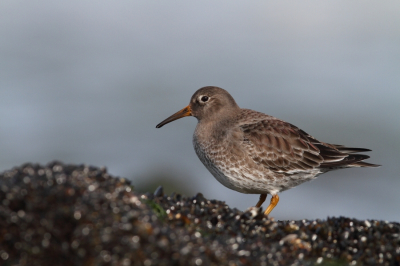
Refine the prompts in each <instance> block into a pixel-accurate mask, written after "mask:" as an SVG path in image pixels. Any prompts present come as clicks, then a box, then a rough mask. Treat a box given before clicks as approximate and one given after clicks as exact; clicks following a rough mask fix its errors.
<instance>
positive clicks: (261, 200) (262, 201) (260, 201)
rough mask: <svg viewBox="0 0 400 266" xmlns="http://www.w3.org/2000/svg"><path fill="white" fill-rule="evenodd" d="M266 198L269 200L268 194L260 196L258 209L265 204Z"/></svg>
mask: <svg viewBox="0 0 400 266" xmlns="http://www.w3.org/2000/svg"><path fill="white" fill-rule="evenodd" d="M266 198H267V194H261V195H260V200H259V201H258V202H257V204H256V207H257V208H260V207H261V205H262V204H263V203H264V201H265V199H266Z"/></svg>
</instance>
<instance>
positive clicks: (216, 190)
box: [0, 0, 400, 221]
mask: <svg viewBox="0 0 400 266" xmlns="http://www.w3.org/2000/svg"><path fill="white" fill-rule="evenodd" d="M399 14H400V2H398V1H350V2H349V1H298V2H293V1H258V2H245V1H201V2H200V1H196V2H194V1H190V2H189V1H164V2H161V1H113V2H112V1H107V2H103V1H101V2H99V1H75V0H71V1H62V2H60V1H50V0H49V1H1V2H0V106H1V107H0V150H1V153H0V171H1V172H2V171H5V170H7V169H10V168H12V167H14V166H18V165H21V164H22V163H24V162H38V163H42V164H45V163H47V162H49V161H52V160H54V159H58V160H61V161H63V162H65V163H75V164H81V163H85V164H91V165H96V166H106V167H107V168H108V171H109V172H110V173H111V174H113V175H116V176H121V177H126V178H129V179H131V180H133V184H134V185H135V186H136V187H137V189H138V190H141V191H146V190H152V189H154V188H155V187H156V186H157V185H158V184H164V186H166V190H167V193H171V192H172V191H176V192H178V193H182V194H185V195H188V196H192V195H194V194H195V193H196V192H201V193H203V194H204V196H205V197H206V198H209V199H218V200H223V201H226V202H227V203H228V204H229V205H230V206H231V207H236V208H239V209H241V210H245V209H247V208H248V207H249V206H253V205H255V203H256V202H257V200H258V195H245V194H240V193H237V192H235V191H231V190H229V189H227V188H225V187H223V186H222V185H221V184H219V183H218V182H217V181H216V180H215V179H214V178H213V177H212V176H211V174H210V173H209V172H208V171H207V170H206V169H205V167H204V166H203V165H202V164H201V162H200V161H199V160H198V158H197V156H196V154H195V152H194V150H193V147H192V133H193V131H194V128H195V125H196V122H197V121H196V119H195V118H193V117H191V118H185V119H181V120H178V121H176V122H174V123H171V124H168V125H167V126H165V127H163V128H162V129H156V128H155V126H156V124H157V123H159V122H161V121H162V120H163V119H165V118H166V117H167V116H169V115H171V114H172V113H174V112H176V111H178V110H180V109H181V108H183V107H185V106H186V105H187V104H188V103H189V99H190V97H191V96H192V94H193V93H194V91H195V90H197V89H198V88H200V87H203V86H207V85H215V86H219V87H222V88H224V89H226V90H228V91H229V92H230V93H231V94H232V96H233V97H234V98H235V99H236V101H237V103H238V104H239V106H241V107H243V108H251V109H254V110H257V111H261V112H264V113H267V114H270V115H273V116H276V117H278V118H280V119H283V120H285V121H288V122H290V123H293V124H295V125H297V126H298V127H300V128H302V129H303V130H305V131H306V132H308V133H309V134H311V135H313V136H314V137H316V138H317V139H320V140H321V141H324V142H330V143H335V144H344V145H347V146H351V147H362V148H369V149H372V150H373V152H370V153H369V155H371V157H372V158H371V159H369V160H368V161H369V162H371V163H376V164H382V165H383V166H382V167H381V168H378V169H347V170H341V171H335V172H330V173H327V174H324V175H322V176H320V177H319V178H318V179H317V180H315V181H312V182H308V183H305V184H303V185H301V186H299V187H297V188H295V189H292V190H289V191H286V192H284V193H282V194H280V199H281V200H280V202H279V205H278V207H277V208H276V209H275V210H274V211H273V212H272V216H273V217H275V218H276V219H312V218H321V219H325V218H326V217H327V216H341V215H342V216H349V217H354V218H359V219H383V220H390V221H400V211H399V209H400V207H399V206H400V193H399V189H400V177H399V172H400V163H399V159H400V141H399V133H400V119H399V117H400V115H399V112H400V88H399V84H400V16H399ZM267 202H269V198H268V199H267ZM266 206H267V203H265V204H264V208H265V207H266Z"/></svg>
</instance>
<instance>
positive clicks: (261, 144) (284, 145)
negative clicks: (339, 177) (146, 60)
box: [156, 86, 379, 215]
mask: <svg viewBox="0 0 400 266" xmlns="http://www.w3.org/2000/svg"><path fill="white" fill-rule="evenodd" d="M186 116H194V117H196V118H197V120H198V123H197V126H196V129H195V131H194V134H193V146H194V150H195V151H196V154H197V156H198V157H199V159H200V161H201V162H202V163H203V164H204V166H205V167H206V168H207V169H208V170H209V171H210V173H211V174H212V175H213V176H214V177H215V178H216V179H217V180H218V181H219V182H220V183H221V184H222V185H224V186H226V187H228V188H230V189H233V190H236V191H238V192H241V193H247V194H260V198H259V201H258V202H257V204H256V207H261V205H262V204H263V203H264V201H265V200H266V198H267V194H270V195H272V198H271V202H270V204H269V206H268V207H267V209H266V210H265V212H264V214H265V215H268V214H269V213H270V212H271V211H272V209H274V208H275V206H276V205H277V204H278V202H279V196H278V193H279V192H282V191H285V190H288V189H290V188H293V187H296V186H298V185H300V184H302V183H304V182H306V181H309V180H313V179H315V178H316V177H317V176H318V175H320V174H323V173H326V172H329V171H332V170H336V169H341V168H351V167H378V166H379V165H375V164H370V163H366V162H363V160H365V159H368V158H369V156H368V155H364V154H356V153H358V152H367V151H370V150H369V149H363V148H349V147H345V146H343V145H336V144H328V143H324V142H322V141H319V140H317V139H316V138H314V137H312V136H311V135H309V134H308V133H306V132H304V131H303V130H301V129H299V128H298V127H296V126H294V125H292V124H290V123H288V122H285V121H282V120H280V119H278V118H275V117H273V116H270V115H267V114H263V113H260V112H257V111H253V110H249V109H242V108H240V107H239V106H238V105H237V104H236V102H235V100H234V99H233V97H232V96H231V95H230V94H229V93H228V92H227V91H226V90H224V89H221V88H219V87H212V86H209V87H204V88H201V89H199V90H197V91H196V92H195V93H194V94H193V96H192V98H191V99H190V103H189V105H188V106H186V107H185V108H183V109H182V110H180V111H179V112H177V113H175V114H173V115H171V116H170V117H168V118H167V119H165V120H164V121H162V122H161V123H159V124H158V125H157V126H156V128H160V127H162V126H164V125H165V124H168V123H170V122H172V121H174V120H177V119H179V118H182V117H186Z"/></svg>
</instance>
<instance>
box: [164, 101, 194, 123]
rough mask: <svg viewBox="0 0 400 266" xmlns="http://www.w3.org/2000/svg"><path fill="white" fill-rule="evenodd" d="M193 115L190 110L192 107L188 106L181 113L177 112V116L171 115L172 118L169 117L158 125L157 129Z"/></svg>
mask: <svg viewBox="0 0 400 266" xmlns="http://www.w3.org/2000/svg"><path fill="white" fill-rule="evenodd" d="M191 115H192V110H190V106H189V105H188V106H186V107H185V108H183V109H182V110H180V111H179V112H176V113H175V114H173V115H171V116H170V117H168V118H167V119H165V120H164V121H162V122H161V123H160V124H158V125H157V126H156V128H160V127H162V126H163V125H165V124H168V123H169V122H172V121H175V120H177V119H179V118H182V117H185V116H191Z"/></svg>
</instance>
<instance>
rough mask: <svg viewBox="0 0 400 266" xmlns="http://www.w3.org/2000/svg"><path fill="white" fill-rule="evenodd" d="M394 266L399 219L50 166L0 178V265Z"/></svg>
mask: <svg viewBox="0 0 400 266" xmlns="http://www.w3.org/2000/svg"><path fill="white" fill-rule="evenodd" d="M314 264H321V265H348V264H350V265H400V225H399V223H395V222H386V221H376V220H365V221H360V220H355V219H350V218H346V217H332V218H328V219H327V220H316V221H309V220H301V221H274V220H273V219H268V218H266V217H264V216H263V215H262V210H261V209H260V208H254V207H253V208H249V209H248V210H246V211H245V212H241V211H239V210H237V209H231V208H229V207H228V206H227V205H226V204H225V203H224V202H221V201H217V200H208V199H206V198H204V196H203V195H202V194H201V193H199V194H197V195H196V196H194V197H184V196H181V195H179V194H175V193H174V194H172V195H171V196H167V195H164V192H163V190H162V188H159V189H157V190H156V192H155V193H146V194H139V193H136V192H134V191H133V186H132V185H131V183H130V182H129V181H128V180H126V179H124V178H117V177H112V176H110V175H109V174H108V173H107V171H106V169H104V168H96V167H90V166H84V165H64V164H62V163H60V162H53V163H50V164H48V165H47V166H41V165H36V164H25V165H22V166H21V167H17V168H14V169H12V170H10V171H6V172H4V173H3V174H2V175H1V176H0V265H44V266H46V265H146V266H148V265H314Z"/></svg>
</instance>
